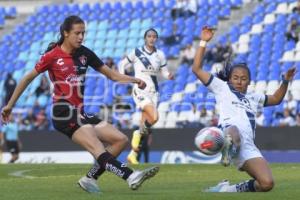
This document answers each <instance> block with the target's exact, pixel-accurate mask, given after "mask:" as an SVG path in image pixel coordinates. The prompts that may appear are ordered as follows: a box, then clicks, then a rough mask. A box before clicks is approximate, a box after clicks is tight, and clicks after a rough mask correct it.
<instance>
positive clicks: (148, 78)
mask: <svg viewBox="0 0 300 200" xmlns="http://www.w3.org/2000/svg"><path fill="white" fill-rule="evenodd" d="M129 63H130V65H131V66H133V68H134V73H135V77H136V78H139V79H142V80H143V81H145V83H146V84H147V86H146V88H145V89H144V91H145V92H157V91H158V83H157V75H158V73H160V72H161V70H162V69H163V68H165V69H167V68H166V66H167V60H166V58H165V55H164V53H163V52H162V51H160V50H158V49H155V50H154V51H153V52H152V53H150V52H149V51H148V50H147V49H146V47H145V46H143V47H140V48H136V49H135V50H133V51H132V52H130V53H129V54H128V55H127V61H126V60H125V61H124V62H123V63H122V64H121V66H120V67H121V68H123V70H124V68H126V66H125V65H128V64H129ZM122 65H123V66H122ZM121 73H122V72H121ZM134 89H137V90H139V89H138V86H137V84H135V85H134Z"/></svg>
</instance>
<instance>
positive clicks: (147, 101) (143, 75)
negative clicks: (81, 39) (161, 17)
mask: <svg viewBox="0 0 300 200" xmlns="http://www.w3.org/2000/svg"><path fill="white" fill-rule="evenodd" d="M157 38H158V33H157V31H156V30H155V29H153V28H150V29H148V30H146V31H145V33H144V40H145V45H144V46H142V47H140V48H136V49H135V50H133V51H132V52H131V53H129V55H127V57H126V58H125V59H123V60H122V61H121V63H120V71H121V73H124V70H125V69H126V68H127V67H131V66H133V68H134V72H135V77H136V78H139V79H141V80H143V81H145V82H146V84H147V86H146V88H145V89H143V90H141V89H140V88H139V87H137V86H134V88H133V92H132V95H133V99H134V102H135V103H136V105H137V107H139V108H140V109H141V110H142V116H141V124H140V129H139V130H136V131H134V132H133V136H132V141H131V146H132V150H131V152H130V153H129V155H128V157H127V160H128V162H129V163H132V164H138V163H139V162H138V161H137V155H138V152H139V147H140V145H141V140H142V139H143V135H146V134H149V132H150V128H151V126H153V125H154V124H155V123H156V122H157V121H158V112H157V108H156V107H157V102H158V95H159V94H158V83H157V75H158V73H161V74H162V75H163V77H164V78H167V79H173V74H172V73H170V72H169V71H168V68H167V60H166V58H165V55H164V53H163V52H162V51H160V50H158V49H157V48H156V47H155V43H156V41H157Z"/></svg>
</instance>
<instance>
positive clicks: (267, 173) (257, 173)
mask: <svg viewBox="0 0 300 200" xmlns="http://www.w3.org/2000/svg"><path fill="white" fill-rule="evenodd" d="M242 169H243V170H244V171H246V172H247V173H248V174H249V175H250V176H251V177H253V179H254V180H253V186H254V189H255V191H257V192H267V191H270V190H272V188H273V187H274V179H273V176H272V171H271V169H270V167H269V165H268V163H267V161H266V160H265V159H264V158H262V157H260V158H252V159H250V160H247V161H246V162H245V164H244V165H243V167H242Z"/></svg>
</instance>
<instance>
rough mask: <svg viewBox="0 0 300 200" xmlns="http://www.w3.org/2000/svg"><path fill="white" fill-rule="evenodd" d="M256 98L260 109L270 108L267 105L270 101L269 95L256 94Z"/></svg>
mask: <svg viewBox="0 0 300 200" xmlns="http://www.w3.org/2000/svg"><path fill="white" fill-rule="evenodd" d="M254 97H255V100H256V101H257V104H258V106H259V108H262V107H266V106H268V105H267V101H268V96H267V95H265V94H259V93H255V96H254Z"/></svg>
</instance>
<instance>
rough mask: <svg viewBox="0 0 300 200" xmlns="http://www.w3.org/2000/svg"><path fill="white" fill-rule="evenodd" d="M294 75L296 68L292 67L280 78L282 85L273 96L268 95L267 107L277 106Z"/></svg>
mask: <svg viewBox="0 0 300 200" xmlns="http://www.w3.org/2000/svg"><path fill="white" fill-rule="evenodd" d="M295 73H296V68H295V67H292V68H290V69H289V70H288V71H287V72H286V73H285V74H284V75H283V76H282V83H281V84H280V86H279V88H278V89H277V90H276V91H275V92H274V94H273V95H268V100H267V103H266V105H267V106H271V105H278V104H280V103H281V101H282V100H283V98H284V96H285V94H286V91H287V89H288V85H289V82H290V81H291V80H293V78H294V75H295Z"/></svg>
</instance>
